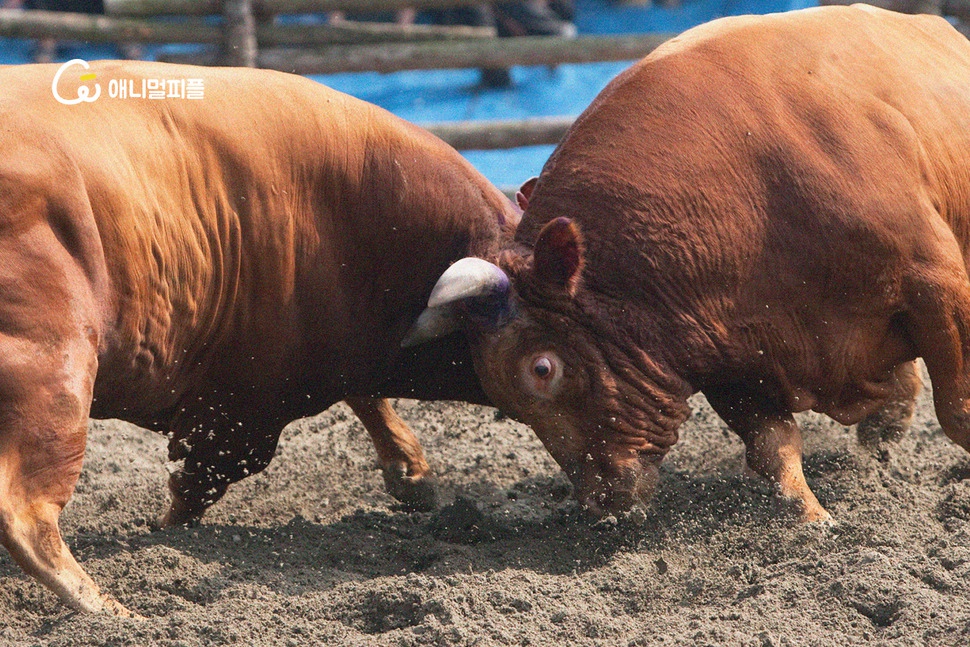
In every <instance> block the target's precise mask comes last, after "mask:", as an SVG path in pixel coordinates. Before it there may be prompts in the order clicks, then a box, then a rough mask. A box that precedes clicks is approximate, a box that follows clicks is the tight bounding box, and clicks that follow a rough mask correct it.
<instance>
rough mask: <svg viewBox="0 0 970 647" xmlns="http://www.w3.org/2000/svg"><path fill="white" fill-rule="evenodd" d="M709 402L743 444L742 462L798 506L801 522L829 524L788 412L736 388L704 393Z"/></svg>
mask: <svg viewBox="0 0 970 647" xmlns="http://www.w3.org/2000/svg"><path fill="white" fill-rule="evenodd" d="M704 395H705V396H707V400H708V402H709V403H710V404H711V406H712V407H713V408H714V411H716V412H717V414H718V415H719V416H721V418H722V419H723V420H724V421H725V422H726V423H727V424H728V426H730V427H731V429H733V430H734V432H735V433H737V434H738V436H740V437H741V440H743V441H744V447H745V459H746V461H747V464H748V467H750V468H751V469H752V470H753V471H754V472H755V473H757V474H758V475H760V476H762V477H764V478H766V479H767V480H768V481H770V482H771V483H773V484H774V485H775V486H776V487H777V488H778V492H779V494H780V495H781V496H782V497H783V498H785V499H788V500H790V501H793V502H795V503H796V504H798V506H799V508H800V517H801V520H802V521H803V522H822V523H831V522H832V515H831V514H829V512H828V511H827V510H826V509H825V508H823V507H822V504H820V503H819V502H818V499H817V498H816V497H815V494H814V493H813V492H812V490H811V488H810V487H808V483H807V482H806V481H805V474H804V472H803V471H802V435H801V431H799V429H798V424H797V423H796V422H795V419H794V418H793V417H792V415H791V413H790V412H784V411H779V410H778V409H777V408H776V407H774V406H772V405H771V403H770V402H768V401H767V400H766V399H764V398H760V397H758V396H751V395H749V394H747V393H744V392H743V391H742V390H739V389H718V390H712V391H710V392H708V391H705V392H704Z"/></svg>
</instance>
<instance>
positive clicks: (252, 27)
mask: <svg viewBox="0 0 970 647" xmlns="http://www.w3.org/2000/svg"><path fill="white" fill-rule="evenodd" d="M222 18H223V20H224V21H225V27H224V29H225V42H224V43H223V50H222V61H221V62H222V64H223V65H230V66H235V67H256V59H257V56H258V53H259V52H258V49H257V46H256V19H255V18H253V2H252V0H224V2H223V3H222Z"/></svg>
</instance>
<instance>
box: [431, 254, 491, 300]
mask: <svg viewBox="0 0 970 647" xmlns="http://www.w3.org/2000/svg"><path fill="white" fill-rule="evenodd" d="M508 289H509V277H508V276H507V275H506V274H505V272H503V271H502V269H501V268H500V267H499V266H498V265H495V264H494V263H489V262H488V261H486V260H484V259H481V258H475V257H474V256H469V257H467V258H463V259H461V260H460V261H457V262H456V263H455V264H454V265H452V266H451V267H449V268H448V269H447V270H445V273H444V274H442V275H441V278H439V279H438V282H437V283H436V284H435V286H434V289H433V290H431V297H430V298H429V299H428V307H429V308H440V307H442V306H445V305H448V304H451V303H455V302H457V301H463V300H464V299H472V298H475V297H484V296H490V295H493V294H496V293H505V292H507V291H508Z"/></svg>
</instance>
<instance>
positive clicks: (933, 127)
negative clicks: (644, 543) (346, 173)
mask: <svg viewBox="0 0 970 647" xmlns="http://www.w3.org/2000/svg"><path fill="white" fill-rule="evenodd" d="M524 188H525V192H526V193H527V192H528V191H529V190H532V194H531V197H530V199H529V202H528V206H527V208H526V210H525V215H524V216H523V218H522V221H521V223H520V225H519V227H518V229H517V232H516V234H515V241H516V243H517V244H516V245H515V246H513V247H511V248H510V249H506V250H505V251H504V252H503V253H501V254H500V255H499V256H497V257H494V258H491V259H489V260H492V261H494V264H492V263H489V262H487V261H486V260H482V259H475V258H469V259H463V260H462V261H459V262H458V263H457V264H456V265H455V266H453V267H452V268H450V269H449V270H448V272H446V273H445V274H444V275H443V276H442V277H441V279H440V280H439V282H438V284H437V286H436V288H435V291H434V292H433V293H432V297H431V300H430V303H429V306H430V307H429V310H428V312H433V313H436V314H437V316H438V317H439V318H440V317H441V316H442V315H443V313H446V312H451V313H452V314H455V313H457V314H460V315H462V317H463V319H462V321H463V324H462V325H463V326H464V328H465V329H466V331H467V332H468V334H469V335H470V340H471V342H472V352H473V354H474V355H475V360H476V364H477V368H478V371H479V375H480V376H481V378H482V384H483V386H484V388H485V391H486V392H487V393H488V394H489V395H490V396H491V398H492V400H493V402H495V403H496V405H497V406H499V407H501V408H503V409H505V410H506V411H508V412H509V413H510V414H512V415H514V416H516V417H518V418H519V419H521V420H523V421H525V422H527V423H528V424H530V425H531V426H532V427H533V428H534V429H535V431H536V433H537V434H538V436H539V437H540V439H541V440H542V441H543V443H544V444H545V446H546V447H547V448H548V449H549V450H550V452H551V453H552V455H553V456H554V457H555V458H556V460H557V461H558V462H559V464H560V465H561V466H562V467H563V468H564V470H565V471H566V472H567V474H568V475H569V476H570V478H571V480H572V481H573V483H574V485H575V487H576V491H577V495H578V497H579V499H580V501H582V502H583V503H585V504H586V505H587V506H588V508H590V509H591V510H592V511H594V512H596V513H600V514H604V513H615V512H621V511H625V510H628V509H629V508H631V507H632V506H634V505H636V504H639V503H640V502H643V501H645V500H647V499H648V498H649V497H650V495H651V494H652V492H653V490H654V487H655V484H656V482H657V478H658V474H659V471H658V465H659V463H660V461H661V460H662V459H663V457H664V455H665V454H666V453H667V452H668V450H669V449H670V447H671V446H672V445H673V444H674V443H675V442H676V441H677V430H678V427H679V426H680V424H681V423H682V422H683V421H684V420H685V419H686V418H687V416H688V413H689V409H688V406H687V398H688V396H690V395H691V394H692V393H694V392H697V391H703V392H704V394H705V395H706V396H707V399H708V400H709V401H710V403H711V405H712V406H713V407H714V409H715V410H716V411H717V412H718V413H719V414H720V415H721V416H722V417H723V418H724V419H725V420H726V421H727V423H728V424H729V425H730V426H731V427H732V428H733V429H734V430H735V431H736V432H737V433H738V434H739V435H740V436H741V438H742V439H743V440H744V443H745V446H746V450H747V462H748V465H750V467H752V468H753V469H754V470H755V471H757V472H758V473H759V474H761V475H762V476H764V477H766V478H768V479H770V480H771V481H773V482H775V483H777V484H778V486H779V487H780V491H781V494H783V495H784V496H786V497H790V498H792V499H795V500H796V501H798V502H800V503H801V505H802V511H803V515H804V519H805V520H809V521H824V520H828V519H830V515H829V513H828V512H827V511H826V510H825V509H824V508H823V507H822V506H821V505H820V504H819V502H818V500H817V499H816V498H815V495H814V494H813V493H812V491H811V490H810V489H809V487H808V485H807V483H806V482H805V477H804V476H803V473H802V464H801V455H802V441H801V437H800V434H799V430H798V427H797V426H796V423H795V420H794V419H793V417H792V413H793V412H798V411H805V410H807V409H814V410H816V411H819V412H823V413H826V414H828V415H829V416H831V417H832V418H834V419H835V420H837V421H839V422H841V423H843V424H852V423H857V422H860V421H861V423H862V424H860V435H861V436H863V437H865V438H875V439H879V438H880V437H889V436H893V435H895V434H897V433H898V432H899V431H900V430H901V429H903V428H905V426H906V425H908V424H909V420H910V418H911V416H912V412H913V398H914V397H915V394H916V393H917V391H918V389H919V388H920V382H919V379H918V377H917V375H916V373H915V371H914V358H916V357H922V358H923V359H924V360H925V362H926V366H927V368H928V370H929V375H930V378H931V379H932V382H933V388H934V396H935V404H936V412H937V415H938V418H939V422H940V424H941V426H942V427H943V429H944V431H945V432H946V434H947V435H948V436H949V437H950V438H951V439H952V440H953V441H954V442H956V443H958V444H959V445H960V446H962V447H964V448H965V449H968V450H970V280H968V276H967V263H966V261H967V258H968V256H970V43H968V42H967V40H966V39H965V38H964V37H962V36H961V35H959V34H958V33H957V32H956V31H954V30H953V29H952V28H951V27H950V26H949V25H948V24H947V23H946V22H945V21H944V20H942V19H940V18H934V17H926V16H918V17H913V16H903V15H900V14H894V13H891V12H887V11H883V10H879V9H872V8H858V7H851V8H845V7H831V8H823V9H811V10H806V11H802V12H794V13H790V14H779V15H773V16H766V17H751V16H748V17H739V18H729V19H724V20H719V21H715V22H713V23H710V24H708V25H705V26H702V27H698V28H696V29H693V30H690V31H688V32H686V33H684V34H683V35H681V36H679V37H677V38H675V39H673V40H672V41H670V42H669V43H667V44H665V45H663V46H662V47H660V48H659V49H658V50H657V51H656V52H654V53H653V54H651V55H650V56H648V57H647V58H646V59H645V60H643V61H642V62H640V63H639V64H637V65H635V66H634V67H632V68H631V69H629V70H628V71H626V72H624V73H623V74H621V75H620V76H619V77H618V78H617V79H615V80H614V81H613V82H612V83H610V85H609V86H608V87H607V88H606V89H605V90H604V91H603V92H602V93H601V94H600V95H599V97H598V98H597V99H596V100H595V101H594V102H593V104H592V105H591V106H590V107H589V109H587V110H586V111H585V112H584V113H583V114H582V115H581V116H580V117H579V119H578V120H577V122H576V123H575V125H574V126H573V127H572V129H571V130H570V131H569V132H568V134H567V135H566V137H565V138H564V140H563V141H562V143H561V144H560V146H559V147H558V149H557V150H556V151H555V153H554V154H553V156H552V157H551V158H550V160H549V161H548V163H547V164H546V166H545V168H544V169H543V171H542V174H541V175H540V177H539V179H538V181H537V183H535V184H534V189H533V187H532V185H527V186H526V187H524Z"/></svg>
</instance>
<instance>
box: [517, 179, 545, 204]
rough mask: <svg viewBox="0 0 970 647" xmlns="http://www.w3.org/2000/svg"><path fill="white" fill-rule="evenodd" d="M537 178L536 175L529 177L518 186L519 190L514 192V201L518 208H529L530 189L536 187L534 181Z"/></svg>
mask: <svg viewBox="0 0 970 647" xmlns="http://www.w3.org/2000/svg"><path fill="white" fill-rule="evenodd" d="M538 180H539V178H537V177H532V178H529V179H528V180H526V181H525V183H524V184H523V185H522V186H521V187H519V190H518V191H516V193H515V203H516V204H517V205H519V209H522V211H525V210H526V209H528V208H529V199H530V198H532V190H533V189H535V188H536V182H537V181H538Z"/></svg>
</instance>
